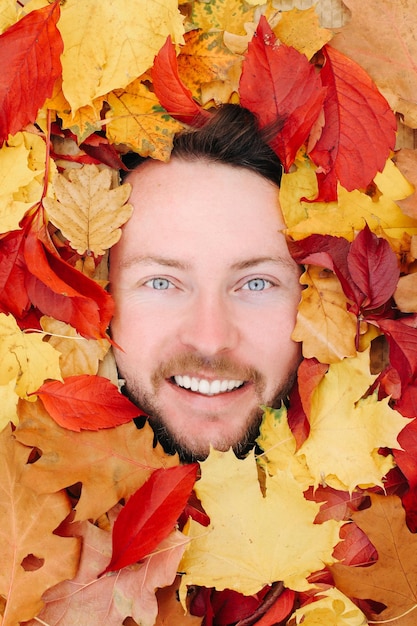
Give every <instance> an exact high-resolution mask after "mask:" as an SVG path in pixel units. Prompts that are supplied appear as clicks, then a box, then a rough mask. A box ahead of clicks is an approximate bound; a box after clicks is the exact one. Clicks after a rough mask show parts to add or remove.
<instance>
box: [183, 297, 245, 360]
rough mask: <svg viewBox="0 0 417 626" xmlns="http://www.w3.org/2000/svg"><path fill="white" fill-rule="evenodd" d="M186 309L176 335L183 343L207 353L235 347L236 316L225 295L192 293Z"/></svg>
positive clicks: (212, 354) (220, 351) (225, 350)
mask: <svg viewBox="0 0 417 626" xmlns="http://www.w3.org/2000/svg"><path fill="white" fill-rule="evenodd" d="M187 309H188V310H187V313H186V315H184V317H183V319H182V323H181V328H180V336H179V338H180V341H181V343H182V344H183V345H184V346H187V348H188V349H191V350H193V351H196V352H198V353H199V354H202V355H204V356H207V357H211V356H215V355H218V354H220V353H224V352H227V351H230V350H233V349H234V348H236V346H237V344H238V340H239V333H238V328H237V323H236V316H235V314H234V312H233V310H232V306H231V303H229V302H228V301H227V297H226V296H224V297H222V296H220V295H218V294H217V295H213V294H212V293H205V294H198V295H197V294H195V296H194V297H193V301H192V302H191V303H190V302H188V307H187Z"/></svg>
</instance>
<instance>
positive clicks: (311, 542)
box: [179, 450, 340, 597]
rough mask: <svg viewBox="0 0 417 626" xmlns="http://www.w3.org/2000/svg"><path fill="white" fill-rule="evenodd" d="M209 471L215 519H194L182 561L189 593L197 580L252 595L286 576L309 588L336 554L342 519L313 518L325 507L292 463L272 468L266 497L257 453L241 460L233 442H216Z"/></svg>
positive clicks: (206, 478) (201, 484) (209, 505)
mask: <svg viewBox="0 0 417 626" xmlns="http://www.w3.org/2000/svg"><path fill="white" fill-rule="evenodd" d="M201 473H202V477H201V480H199V481H197V483H196V485H195V490H196V493H197V496H198V497H199V498H200V500H201V502H202V505H203V507H204V510H205V511H206V512H207V514H208V515H209V517H210V525H209V526H208V527H207V528H205V527H203V526H200V524H198V523H197V522H195V521H193V520H191V521H190V522H189V524H188V528H187V531H186V534H188V536H189V538H190V539H191V541H190V543H189V545H188V547H187V549H186V552H185V554H184V557H183V559H182V561H181V563H180V565H179V567H180V571H181V572H184V575H183V577H182V582H181V589H182V595H183V597H184V596H185V593H186V586H187V585H194V584H195V585H203V586H205V587H215V588H216V589H218V590H222V589H226V588H228V589H234V590H235V591H239V592H240V593H243V594H245V595H251V594H253V593H256V592H257V591H259V590H260V589H261V588H262V587H264V586H265V585H267V584H270V583H273V582H275V581H278V580H282V581H283V582H284V585H285V586H286V587H288V588H290V589H294V590H300V591H301V590H306V589H308V588H310V584H309V583H308V581H307V577H308V576H309V575H310V574H311V573H312V572H313V571H316V570H319V569H321V568H322V567H323V564H325V563H332V562H334V559H333V557H332V551H333V547H334V546H335V544H336V543H337V542H338V540H339V528H340V524H339V522H335V521H334V520H329V521H327V522H324V523H323V524H314V523H313V522H314V519H315V516H316V514H317V512H318V509H319V508H320V507H319V505H318V504H317V503H316V502H308V501H307V500H306V499H305V498H304V496H303V486H302V485H301V484H300V483H298V482H297V480H296V479H295V478H294V476H293V475H292V474H291V472H290V471H281V470H279V471H277V473H276V474H275V476H273V477H270V476H266V484H265V491H266V494H265V497H264V496H263V494H262V492H261V489H260V485H259V482H258V474H257V468H256V461H255V457H254V454H253V453H251V454H250V455H249V456H248V457H247V458H246V459H244V460H239V459H237V458H236V456H235V455H234V453H233V452H232V451H231V450H229V451H228V452H218V451H214V450H212V451H211V453H210V455H209V457H208V458H207V460H206V461H204V462H203V463H201ZM295 520H296V523H294V522H295Z"/></svg>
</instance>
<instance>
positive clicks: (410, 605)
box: [331, 494, 417, 626]
mask: <svg viewBox="0 0 417 626" xmlns="http://www.w3.org/2000/svg"><path fill="white" fill-rule="evenodd" d="M370 497H371V501H372V506H371V507H370V508H368V509H365V510H363V511H358V512H357V513H353V515H352V517H353V520H354V521H355V522H356V524H357V525H358V526H359V528H360V529H361V530H363V531H364V532H365V533H366V535H367V536H368V538H369V539H370V541H371V542H372V544H373V545H374V546H375V548H376V550H377V552H378V561H377V562H376V563H375V564H374V565H371V566H369V567H355V568H353V567H349V566H346V565H341V564H340V563H338V564H336V565H333V566H332V567H331V571H332V574H333V576H334V579H335V583H336V586H337V587H338V589H340V590H341V591H342V592H343V593H345V594H346V595H348V596H350V597H351V598H352V597H353V598H360V599H363V600H369V599H370V600H374V601H376V602H381V603H382V604H384V605H386V607H387V608H386V609H384V610H383V611H382V612H381V613H379V614H378V616H368V617H372V619H378V621H383V620H390V624H393V626H415V623H416V613H417V535H415V534H412V533H411V532H410V531H409V530H408V528H407V526H406V523H405V512H404V509H403V507H402V505H401V500H400V499H399V498H398V497H397V496H381V495H375V494H372V495H371V496H370ZM409 611H410V612H409ZM406 613H407V615H405V614H406ZM376 623H377V622H376Z"/></svg>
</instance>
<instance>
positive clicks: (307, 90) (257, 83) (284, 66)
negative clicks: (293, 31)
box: [239, 16, 326, 171]
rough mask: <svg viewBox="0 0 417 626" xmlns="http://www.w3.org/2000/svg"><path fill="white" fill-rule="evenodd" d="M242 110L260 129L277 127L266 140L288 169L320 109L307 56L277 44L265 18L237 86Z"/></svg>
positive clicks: (322, 93)
mask: <svg viewBox="0 0 417 626" xmlns="http://www.w3.org/2000/svg"><path fill="white" fill-rule="evenodd" d="M239 93H240V102H241V104H242V106H244V107H246V108H248V109H249V110H250V111H252V112H253V113H255V114H256V115H257V117H258V119H259V122H260V126H261V127H262V128H264V127H267V128H271V129H274V128H275V129H276V131H275V133H274V136H273V138H272V139H271V141H270V144H271V147H272V148H273V149H274V150H275V152H276V153H277V155H278V156H279V158H280V160H281V161H282V163H283V165H284V167H285V169H286V170H287V171H288V169H289V168H290V166H291V165H292V163H294V160H295V156H296V154H297V152H298V150H299V148H300V147H301V146H302V145H303V143H304V142H305V141H306V139H307V137H308V135H309V133H310V131H311V129H312V127H313V125H314V123H315V122H316V120H317V117H318V115H319V113H320V111H321V109H322V106H323V102H324V98H325V95H326V90H325V89H323V87H322V84H321V80H320V77H319V75H318V74H317V72H316V70H315V68H314V66H313V65H311V63H309V61H308V59H307V57H306V56H305V55H304V54H301V53H300V52H298V51H297V50H295V48H291V47H289V46H286V45H285V44H280V43H278V42H277V39H276V36H275V34H274V32H273V30H272V29H271V27H270V26H269V24H268V22H267V20H266V18H265V17H264V16H262V17H261V19H260V20H259V25H258V27H257V29H256V33H255V35H254V37H253V39H252V41H251V42H250V43H249V46H248V53H247V55H246V58H245V60H244V62H243V67H242V76H241V79H240V84H239Z"/></svg>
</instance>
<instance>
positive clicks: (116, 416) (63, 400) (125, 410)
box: [36, 374, 144, 432]
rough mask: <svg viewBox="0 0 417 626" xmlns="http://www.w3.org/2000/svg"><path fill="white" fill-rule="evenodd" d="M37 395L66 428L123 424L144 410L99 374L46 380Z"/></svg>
mask: <svg viewBox="0 0 417 626" xmlns="http://www.w3.org/2000/svg"><path fill="white" fill-rule="evenodd" d="M36 395H38V396H39V397H40V399H41V400H42V402H43V404H44V406H45V408H46V410H47V411H48V413H49V415H50V416H51V417H53V418H54V420H55V421H56V422H57V424H59V425H60V426H62V427H63V428H68V429H69V430H75V431H77V432H79V431H80V430H81V429H84V430H99V429H100V428H111V427H113V426H119V425H120V424H126V422H130V421H131V420H132V419H133V418H135V417H138V416H139V415H144V413H143V412H142V411H141V410H140V409H138V408H137V407H136V406H135V405H134V404H133V403H132V402H130V400H128V399H127V398H126V397H125V396H123V395H122V394H121V393H120V391H119V390H118V388H117V387H116V386H115V385H113V383H111V382H110V381H109V380H108V379H107V378H104V377H102V376H90V375H89V374H83V375H81V376H70V377H68V378H66V379H65V380H64V382H61V381H59V380H53V381H49V382H46V383H44V384H43V385H42V387H40V388H39V389H38V391H37V392H36Z"/></svg>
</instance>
